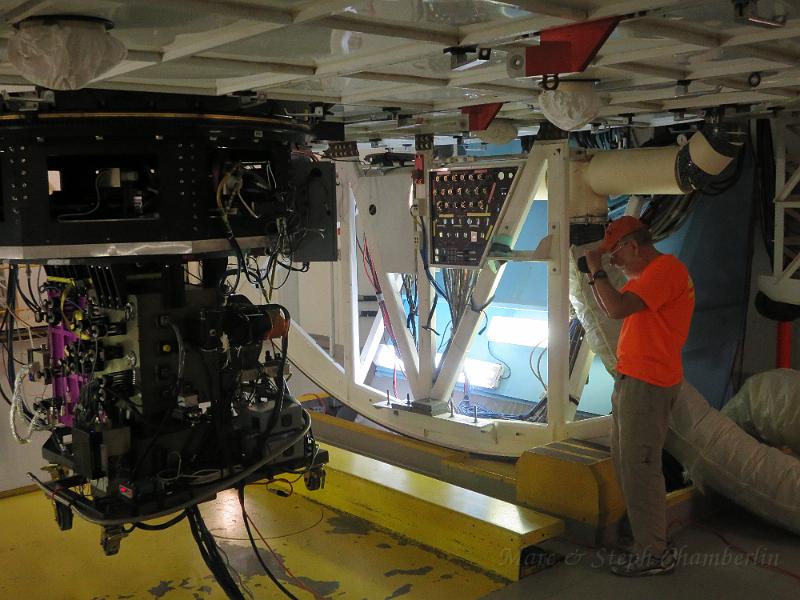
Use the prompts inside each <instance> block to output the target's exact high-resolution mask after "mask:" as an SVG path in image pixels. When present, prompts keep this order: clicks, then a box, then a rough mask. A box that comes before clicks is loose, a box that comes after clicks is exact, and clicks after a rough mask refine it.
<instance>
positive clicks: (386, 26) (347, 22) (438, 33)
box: [315, 15, 460, 46]
mask: <svg viewBox="0 0 800 600" xmlns="http://www.w3.org/2000/svg"><path fill="white" fill-rule="evenodd" d="M315 25H322V26H324V27H329V28H331V29H339V30H343V31H357V32H359V33H366V34H369V35H382V36H385V37H394V38H402V39H407V40H419V41H422V42H435V43H438V44H441V45H442V46H457V45H458V44H459V41H460V38H459V34H458V28H455V27H447V26H440V27H437V28H432V27H413V26H410V25H404V24H402V22H399V21H398V22H386V21H378V20H375V19H367V18H364V17H355V16H350V15H348V16H335V17H327V18H325V19H321V20H319V21H317V22H316V23H315Z"/></svg>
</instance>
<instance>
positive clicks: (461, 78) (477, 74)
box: [449, 62, 508, 86]
mask: <svg viewBox="0 0 800 600" xmlns="http://www.w3.org/2000/svg"><path fill="white" fill-rule="evenodd" d="M449 79H450V82H451V84H452V85H456V86H468V85H470V84H471V83H476V82H487V81H496V80H498V79H508V71H507V70H506V64H505V63H504V62H503V63H499V64H491V65H481V66H479V67H474V68H472V69H467V70H466V71H455V72H451V73H450V77H449Z"/></svg>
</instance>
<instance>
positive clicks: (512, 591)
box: [483, 506, 800, 600]
mask: <svg viewBox="0 0 800 600" xmlns="http://www.w3.org/2000/svg"><path fill="white" fill-rule="evenodd" d="M712 531H713V532H716V533H712ZM717 534H721V535H722V536H724V537H725V539H727V540H728V542H730V543H731V544H733V545H734V546H736V547H738V548H740V549H742V550H745V551H747V552H749V553H752V554H753V555H754V556H755V558H756V559H758V560H759V561H760V562H765V563H768V564H771V565H773V566H777V567H778V568H779V569H783V570H785V571H789V572H791V573H793V574H794V577H791V576H788V575H787V574H781V573H778V572H776V571H770V570H767V569H764V568H760V567H756V566H754V565H753V564H752V563H750V564H743V563H744V561H745V557H746V555H744V554H741V553H739V552H737V551H736V550H733V549H730V548H728V546H727V544H726V543H725V542H723V541H722V540H721V539H720V538H719V537H718V535H717ZM673 542H674V544H675V546H676V547H677V548H679V549H680V551H681V557H680V559H679V561H680V562H679V568H678V569H677V570H676V571H675V572H674V573H672V574H671V575H668V576H661V577H647V578H641V579H625V578H621V577H617V576H615V575H612V574H611V573H610V572H609V570H608V566H607V565H606V564H604V563H606V562H607V560H608V553H607V551H605V550H598V549H593V548H589V547H586V546H582V545H577V544H574V543H569V542H568V541H566V540H563V539H560V540H553V541H550V542H547V543H544V544H542V547H543V548H546V549H548V550H551V551H553V552H558V553H560V554H563V555H564V557H565V558H564V562H562V563H560V564H558V565H556V566H554V567H552V568H549V569H546V570H544V571H542V572H539V573H537V574H535V575H533V576H532V577H528V578H526V579H523V580H522V581H519V582H517V583H512V584H510V585H508V586H506V587H505V588H503V589H502V590H498V591H496V592H493V593H490V594H487V595H486V596H484V597H483V598H484V600H522V599H524V600H547V599H551V598H552V599H556V598H557V599H558V600H572V599H574V600H586V599H589V598H590V599H592V600H605V599H607V598H609V599H610V598H615V599H616V598H658V600H672V599H675V600H694V599H696V598H725V599H726V600H738V599H741V600H752V599H753V598H759V599H763V600H797V598H800V536H797V535H793V534H791V533H788V532H786V531H784V530H782V529H778V528H776V527H773V526H772V525H769V524H767V523H765V522H763V521H760V520H759V519H757V518H756V517H754V516H752V515H751V514H749V513H746V512H745V511H743V510H741V509H739V508H737V507H734V506H726V507H725V508H723V509H721V510H720V511H719V512H718V513H717V514H715V515H714V516H712V517H709V518H706V519H704V520H703V521H702V523H698V524H695V525H689V526H688V527H686V528H684V529H681V530H680V531H678V532H677V533H676V534H675V535H674V536H673Z"/></svg>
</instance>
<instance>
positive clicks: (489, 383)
mask: <svg viewBox="0 0 800 600" xmlns="http://www.w3.org/2000/svg"><path fill="white" fill-rule="evenodd" d="M441 359H442V354H441V353H437V354H436V366H439V361H440V360H441ZM375 365H376V366H378V367H381V368H382V369H389V370H394V369H397V370H398V371H402V369H403V361H402V360H400V358H399V357H398V356H397V354H396V353H395V351H394V347H393V346H390V345H389V344H381V345H380V346H378V352H376V353H375ZM465 372H466V374H467V377H469V384H470V385H471V386H474V387H480V388H484V389H487V390H493V389H496V388H497V385H498V383H499V381H500V375H502V374H503V366H502V365H501V364H499V363H494V362H489V361H486V360H478V359H475V358H467V359H465V360H464V366H463V368H462V370H461V372H460V373H459V374H458V382H459V383H464V373H465Z"/></svg>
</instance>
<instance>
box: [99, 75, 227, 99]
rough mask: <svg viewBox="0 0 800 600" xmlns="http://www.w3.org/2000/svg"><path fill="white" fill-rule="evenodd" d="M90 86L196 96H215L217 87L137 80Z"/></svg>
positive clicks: (108, 82)
mask: <svg viewBox="0 0 800 600" xmlns="http://www.w3.org/2000/svg"><path fill="white" fill-rule="evenodd" d="M88 87H90V88H94V89H100V90H121V91H125V92H155V93H159V94H191V95H195V96H215V95H216V93H217V89H216V88H215V87H197V86H190V85H185V86H184V85H174V84H160V83H146V82H142V81H137V80H131V81H128V80H124V79H122V80H115V81H98V82H96V83H94V82H93V83H91V84H89V86H88Z"/></svg>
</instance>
